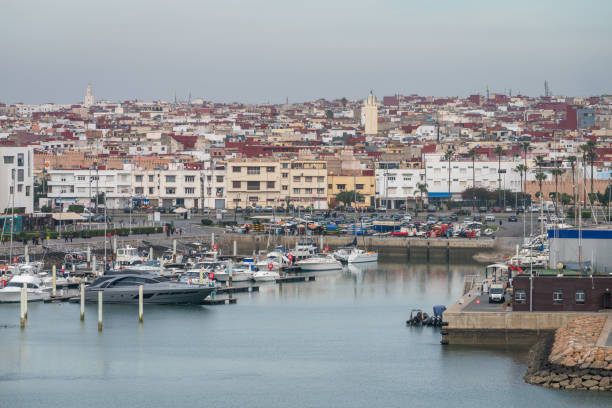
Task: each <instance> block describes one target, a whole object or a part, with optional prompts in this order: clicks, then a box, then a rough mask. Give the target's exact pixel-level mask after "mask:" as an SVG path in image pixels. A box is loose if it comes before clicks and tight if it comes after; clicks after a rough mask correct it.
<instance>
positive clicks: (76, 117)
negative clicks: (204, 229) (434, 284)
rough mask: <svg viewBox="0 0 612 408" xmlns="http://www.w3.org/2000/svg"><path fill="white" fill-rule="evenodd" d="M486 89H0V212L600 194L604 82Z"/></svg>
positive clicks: (583, 198)
mask: <svg viewBox="0 0 612 408" xmlns="http://www.w3.org/2000/svg"><path fill="white" fill-rule="evenodd" d="M483 94H484V95H480V94H474V95H470V96H468V97H467V98H460V97H444V98H441V97H425V96H418V95H406V96H405V95H391V96H383V97H381V98H378V97H376V96H375V95H374V93H372V92H370V93H369V94H368V95H367V96H366V97H365V98H364V99H363V100H354V101H351V100H347V99H346V98H340V99H336V100H331V101H328V100H323V99H320V100H316V101H311V102H303V103H285V104H276V105H275V104H260V105H248V104H242V103H216V102H212V101H206V100H204V99H193V100H187V101H174V102H165V101H154V102H144V101H138V100H133V101H123V102H109V101H97V100H95V98H94V91H93V88H92V86H88V87H87V90H86V93H85V97H84V101H83V102H82V103H77V104H72V105H59V104H53V103H47V104H42V105H25V104H2V103H0V156H2V157H3V159H2V161H1V162H0V177H2V179H3V180H5V181H6V182H5V183H4V184H2V185H0V197H2V199H1V200H0V211H2V212H3V213H8V212H9V210H11V209H13V208H14V209H15V210H16V211H18V212H19V213H25V214H32V213H34V212H41V211H42V210H43V209H44V210H46V211H62V210H64V211H66V209H67V208H68V206H69V205H82V206H84V207H86V208H91V207H94V206H96V207H97V206H98V205H97V204H100V206H101V203H102V200H103V201H104V203H105V206H106V208H107V210H109V211H113V210H124V209H127V208H133V209H146V208H151V209H157V208H159V209H165V210H168V211H170V210H174V209H176V208H185V209H187V210H190V211H193V212H201V211H206V210H229V211H254V212H265V211H272V210H275V211H276V210H277V209H278V210H284V209H289V208H291V209H301V210H308V209H314V210H328V209H334V208H336V207H338V206H339V205H344V206H345V207H348V208H357V209H360V210H363V211H366V210H379V209H387V210H407V209H415V208H418V207H419V205H423V204H424V205H428V204H430V203H434V204H437V205H445V206H448V205H452V203H458V202H464V201H470V200H474V199H478V198H477V194H479V195H481V194H483V191H485V190H486V191H488V192H490V193H491V192H492V194H493V196H494V197H496V196H497V195H498V196H499V198H500V199H499V200H497V201H496V203H495V205H498V206H501V207H504V208H505V207H508V206H510V207H512V208H513V209H515V210H518V208H519V207H521V208H523V206H524V200H525V198H526V197H528V198H527V199H528V200H533V201H537V200H538V198H537V197H543V198H541V201H545V202H554V204H555V206H557V205H559V206H561V205H563V204H564V205H570V204H575V203H577V202H582V204H583V205H584V206H586V207H588V206H593V205H596V206H597V205H600V204H604V205H607V202H608V201H609V200H608V198H607V197H605V195H606V192H608V193H609V191H610V190H609V189H608V190H606V189H607V188H608V186H609V184H610V166H611V163H612V144H611V143H612V95H601V96H592V97H563V96H554V95H553V94H552V93H551V91H550V89H549V86H548V84H546V87H545V96H540V97H530V96H524V95H521V94H516V95H514V94H512V91H506V92H504V93H490V92H489V90H488V88H487V90H486V92H483ZM580 180H582V181H583V182H580ZM540 191H542V196H540V193H539V192H540ZM343 192H344V193H345V194H344V195H343V194H342V193H343ZM348 193H350V194H348ZM347 197H348V198H347ZM351 197H352V199H351ZM97 200H98V202H96V201H97ZM343 201H344V202H343ZM43 212H44V211H43Z"/></svg>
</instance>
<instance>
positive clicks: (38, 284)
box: [0, 274, 51, 303]
mask: <svg viewBox="0 0 612 408" xmlns="http://www.w3.org/2000/svg"><path fill="white" fill-rule="evenodd" d="M24 283H25V284H26V285H27V289H26V290H27V293H28V302H36V301H40V300H44V299H46V298H48V297H49V295H50V292H51V287H47V286H45V285H44V283H43V281H42V280H41V279H40V278H39V277H38V276H35V275H31V274H21V275H17V276H14V277H13V278H12V279H11V280H10V281H8V283H7V284H6V286H5V287H4V288H2V289H0V303H15V302H20V301H21V289H22V288H23V284H24Z"/></svg>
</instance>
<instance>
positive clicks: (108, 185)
mask: <svg viewBox="0 0 612 408" xmlns="http://www.w3.org/2000/svg"><path fill="white" fill-rule="evenodd" d="M131 173H132V167H131V165H130V164H125V165H124V167H123V169H120V170H119V169H110V170H109V169H106V167H105V166H99V167H97V168H96V167H93V168H89V169H48V170H47V175H48V184H47V185H48V194H47V197H48V198H49V199H51V200H52V201H51V203H52V206H54V207H57V206H62V205H70V204H79V205H83V206H85V207H91V206H93V205H94V203H95V197H96V196H98V195H99V194H104V197H105V199H106V206H107V208H108V209H110V210H113V209H120V208H125V207H127V206H128V205H129V203H130V197H131V196H132V194H133V192H132V175H131Z"/></svg>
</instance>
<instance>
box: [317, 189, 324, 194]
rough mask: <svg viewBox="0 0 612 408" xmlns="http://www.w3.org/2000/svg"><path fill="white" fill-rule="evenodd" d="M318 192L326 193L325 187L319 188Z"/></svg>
mask: <svg viewBox="0 0 612 408" xmlns="http://www.w3.org/2000/svg"><path fill="white" fill-rule="evenodd" d="M317 194H325V189H324V188H317Z"/></svg>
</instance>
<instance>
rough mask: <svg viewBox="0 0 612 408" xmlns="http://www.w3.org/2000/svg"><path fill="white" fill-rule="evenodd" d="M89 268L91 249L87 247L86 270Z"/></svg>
mask: <svg viewBox="0 0 612 408" xmlns="http://www.w3.org/2000/svg"><path fill="white" fill-rule="evenodd" d="M89 268H91V247H87V269H89Z"/></svg>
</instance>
